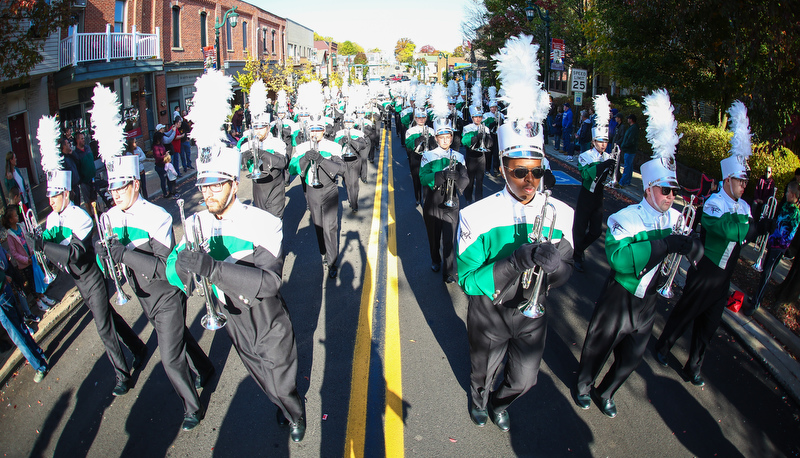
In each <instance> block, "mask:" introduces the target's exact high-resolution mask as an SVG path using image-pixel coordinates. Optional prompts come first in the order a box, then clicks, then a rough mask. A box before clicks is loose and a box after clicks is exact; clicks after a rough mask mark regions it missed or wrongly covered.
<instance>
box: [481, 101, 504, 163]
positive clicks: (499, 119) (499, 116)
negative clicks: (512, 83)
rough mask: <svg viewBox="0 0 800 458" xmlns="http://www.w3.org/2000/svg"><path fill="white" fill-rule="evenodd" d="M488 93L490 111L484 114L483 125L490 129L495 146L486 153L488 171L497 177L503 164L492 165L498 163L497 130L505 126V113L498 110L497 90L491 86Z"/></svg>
mask: <svg viewBox="0 0 800 458" xmlns="http://www.w3.org/2000/svg"><path fill="white" fill-rule="evenodd" d="M488 91H489V111H488V112H486V113H484V114H483V125H484V126H486V128H487V129H489V132H490V133H491V135H492V142H493V143H494V145H495V146H494V147H493V148H491V150H490V151H488V152H487V153H486V171H487V172H490V173H492V174H494V175H497V174H498V173H499V170H498V169H499V167H500V166H501V165H502V164H492V160H494V161H495V162H496V161H497V159H494V157H495V156H496V155H497V128H498V127H499V126H500V125H501V124H503V113H500V112H499V111H498V109H497V88H496V87H494V86H489V89H488Z"/></svg>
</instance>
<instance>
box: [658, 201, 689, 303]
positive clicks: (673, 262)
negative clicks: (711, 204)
mask: <svg viewBox="0 0 800 458" xmlns="http://www.w3.org/2000/svg"><path fill="white" fill-rule="evenodd" d="M694 199H695V196H694V195H692V196H691V197H690V198H689V203H688V204H686V205H685V206H684V207H683V211H682V212H681V215H680V216H678V220H677V221H675V226H674V227H673V228H672V233H673V234H678V235H689V234H691V233H692V228H693V227H694V219H695V216H696V215H697V207H695V205H694ZM682 258H683V256H682V255H680V254H678V253H670V254H668V255H667V257H666V258H664V261H663V262H662V263H661V275H664V276H666V277H667V279H666V281H665V282H664V284H663V285H661V288H658V294H660V295H661V296H663V297H665V298H667V299H671V298H672V297H673V296H674V295H675V293H673V291H672V283H673V282H674V281H675V275H677V274H678V269H679V268H680V266H681V259H682Z"/></svg>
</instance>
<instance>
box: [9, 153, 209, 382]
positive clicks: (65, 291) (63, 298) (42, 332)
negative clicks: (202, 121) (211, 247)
mask: <svg viewBox="0 0 800 458" xmlns="http://www.w3.org/2000/svg"><path fill="white" fill-rule="evenodd" d="M196 152H197V148H195V147H192V157H193V158H194V157H196ZM176 168H177V167H176ZM145 172H146V179H147V190H148V194H149V199H148V200H149V201H151V202H153V201H156V199H158V198H159V197H161V184H160V180H159V178H158V175H157V174H156V172H155V164H154V163H153V160H152V159H150V158H148V159H147V161H145ZM194 175H195V170H189V172H188V173H183V175H182V176H181V177H180V178H178V182H179V183H180V182H182V181H184V180H194ZM36 188H41V193H40V194H41V195H42V196H44V199H43V200H42V201H41V205H42V206H39V205H40V204H39V198H38V197H37V198H36V199H37V209H38V213H39V221H40V222H41V223H44V220H45V219H46V218H47V215H48V214H49V213H50V206H49V203H48V200H47V197H46V193H45V192H44V191H45V189H46V185H45V184H41V185H39V186H37V187H35V188H34V196H37V193H36ZM54 273H55V272H54ZM47 295H48V296H50V297H52V298H53V299H55V300H57V301H58V303H57V304H56V305H54V306H53V307H52V308H51V309H50V311H48V312H47V313H46V314H45V315H44V316H43V317H42V321H41V322H39V324H38V327H37V330H36V332H35V333H34V335H33V339H34V340H35V341H36V342H42V341H43V339H45V338H46V337H47V336H48V335H49V334H50V333H51V332H52V331H53V330H54V329H56V328H57V327H58V325H59V324H60V323H61V322H62V320H64V319H65V318H67V317H69V316H70V315H71V314H72V311H73V310H74V309H75V308H76V307H78V306H80V305H81V304H83V298H82V297H81V295H80V293H79V292H78V288H77V287H76V286H75V283H74V281H73V280H72V278H71V277H70V276H69V275H67V274H65V273H64V272H58V276H57V277H56V279H55V280H54V281H53V283H51V284H50V286H49V287H48V289H47ZM109 299H111V298H109ZM30 305H31V307H34V305H33V304H30ZM23 363H26V361H25V358H24V357H23V356H22V353H21V352H20V351H19V350H17V349H16V348H13V349H12V350H9V351H7V352H4V353H0V384H3V383H5V382H6V381H7V380H8V379H9V377H11V376H12V375H14V374H15V372H16V371H17V369H18V368H19V367H20V366H21V364H23Z"/></svg>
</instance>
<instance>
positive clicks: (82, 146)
mask: <svg viewBox="0 0 800 458" xmlns="http://www.w3.org/2000/svg"><path fill="white" fill-rule="evenodd" d="M73 156H74V157H75V159H77V165H78V175H80V192H81V195H82V196H83V202H84V204H85V206H86V212H87V213H89V216H92V215H94V209H93V208H92V203H94V202H95V201H96V200H97V193H95V191H94V177H95V175H96V174H97V169H95V167H94V154H93V153H92V150H91V148H89V145H87V144H86V134H84V133H83V132H78V133H77V134H75V151H74V152H73ZM76 205H78V204H77V203H76Z"/></svg>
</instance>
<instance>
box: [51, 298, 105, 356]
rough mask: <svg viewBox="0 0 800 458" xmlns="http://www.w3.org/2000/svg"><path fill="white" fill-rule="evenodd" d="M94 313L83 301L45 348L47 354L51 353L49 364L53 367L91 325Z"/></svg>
mask: <svg viewBox="0 0 800 458" xmlns="http://www.w3.org/2000/svg"><path fill="white" fill-rule="evenodd" d="M92 317H93V315H92V314H91V313H90V312H89V307H87V306H86V304H85V303H81V305H80V306H78V307H77V308H76V310H75V313H73V314H72V316H71V317H69V320H68V321H67V322H66V324H64V326H62V327H61V330H60V331H59V332H58V334H56V335H55V337H53V338H52V340H50V342H49V343H48V344H47V348H46V349H45V350H44V354H45V355H50V356H49V357H48V358H47V361H48V366H49V367H50V368H53V367H54V366H55V365H56V364H58V361H59V360H60V359H61V357H62V356H63V355H64V354H65V353H66V352H67V350H68V349H69V348H70V347H71V346H72V343H73V342H75V339H77V338H78V336H79V335H81V333H83V331H84V330H85V329H86V327H87V326H89V323H91V322H92V320H93V318H92Z"/></svg>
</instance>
